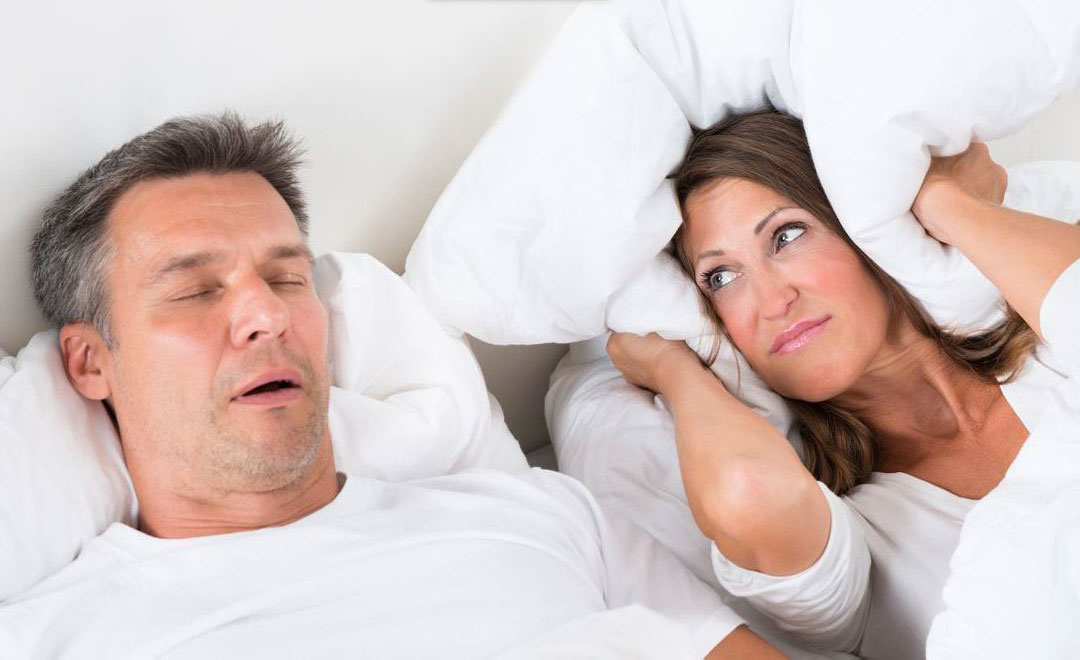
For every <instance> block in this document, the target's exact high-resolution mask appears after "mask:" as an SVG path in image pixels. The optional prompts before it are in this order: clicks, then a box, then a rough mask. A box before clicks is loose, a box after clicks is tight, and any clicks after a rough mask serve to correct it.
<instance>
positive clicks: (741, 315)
mask: <svg viewBox="0 0 1080 660" xmlns="http://www.w3.org/2000/svg"><path fill="white" fill-rule="evenodd" d="M729 294H730V295H729ZM713 311H715V312H716V316H717V318H719V319H720V322H721V323H722V324H723V325H724V329H725V330H726V331H727V335H728V337H730V338H731V342H732V343H733V344H735V348H737V349H738V350H739V352H740V353H742V354H743V355H745V356H746V357H748V358H750V359H753V356H752V355H751V353H752V352H753V351H752V346H753V345H754V343H753V333H754V328H755V327H756V322H755V319H756V317H755V316H754V310H753V305H752V304H751V301H750V300H749V299H748V296H744V295H742V296H741V295H739V292H738V291H725V292H724V295H717V296H714V297H713Z"/></svg>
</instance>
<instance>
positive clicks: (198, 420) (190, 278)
mask: <svg viewBox="0 0 1080 660" xmlns="http://www.w3.org/2000/svg"><path fill="white" fill-rule="evenodd" d="M108 235H109V238H110V240H111V243H112V247H113V248H114V256H113V261H112V264H111V267H110V269H109V271H108V275H107V287H108V304H109V310H110V314H111V328H112V335H113V338H114V343H115V345H114V347H113V348H112V349H111V350H110V351H109V352H108V353H109V355H108V359H107V360H106V365H107V366H106V367H105V369H104V371H105V376H106V378H107V380H108V383H109V400H110V401H111V403H112V405H113V407H114V409H115V411H116V416H117V420H118V423H119V426H120V434H121V438H122V439H123V443H124V451H125V456H126V458H127V461H128V464H129V466H130V467H131V468H132V472H133V474H134V473H136V472H137V471H138V469H139V468H141V469H142V472H143V473H144V474H148V476H149V475H159V476H160V475H165V474H168V475H170V479H176V478H179V479H181V480H182V484H180V485H186V486H187V487H188V490H194V491H195V492H198V491H201V490H205V489H206V488H212V489H216V490H225V491H245V492H250V491H253V490H256V491H257V490H270V489H275V488H280V487H283V486H285V485H287V484H289V483H292V482H293V481H295V480H296V479H298V478H300V477H302V476H303V475H305V474H306V473H307V472H308V470H309V469H310V468H311V467H312V465H313V464H314V462H315V458H316V456H317V454H318V451H319V445H320V442H321V441H323V440H324V439H328V437H327V436H326V434H327V425H326V419H327V401H328V396H329V375H328V373H329V370H328V367H327V315H326V310H325V308H324V307H323V305H322V303H321V302H320V301H319V299H318V298H317V297H316V295H315V288H314V282H313V281H312V271H311V257H310V252H308V249H307V248H306V247H305V245H304V242H303V239H302V237H301V235H300V232H299V229H298V227H297V224H296V220H295V218H294V216H293V214H292V212H291V210H290V209H289V207H288V205H287V204H286V203H285V201H284V200H283V199H282V198H281V196H280V195H278V193H277V191H276V190H274V188H273V187H272V186H271V185H270V184H269V183H268V182H267V181H266V180H265V179H263V178H262V177H261V176H259V175H257V174H249V173H242V174H224V175H215V174H195V175H189V176H184V177H180V178H173V179H156V180H151V181H146V182H143V183H140V184H138V185H136V186H135V187H133V188H131V189H130V190H129V191H128V192H126V193H125V194H124V195H123V196H122V197H121V198H120V199H119V200H118V202H117V203H116V205H115V207H114V208H113V210H112V213H111V214H110V216H109V226H108ZM177 475H179V476H177Z"/></svg>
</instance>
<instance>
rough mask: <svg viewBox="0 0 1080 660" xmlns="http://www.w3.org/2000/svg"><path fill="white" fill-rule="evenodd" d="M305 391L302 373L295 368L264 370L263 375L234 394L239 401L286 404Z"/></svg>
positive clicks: (234, 397) (236, 400)
mask: <svg viewBox="0 0 1080 660" xmlns="http://www.w3.org/2000/svg"><path fill="white" fill-rule="evenodd" d="M302 393H303V387H302V383H301V380H300V374H299V373H298V372H296V371H295V370H293V369H274V370H272V371H264V372H263V373H262V375H261V376H259V377H257V378H255V379H254V380H252V381H249V382H248V383H247V384H246V385H244V386H242V388H241V389H240V390H239V393H238V394H236V395H234V396H233V401H235V402H237V403H253V404H260V405H273V404H286V403H289V402H290V401H294V400H296V398H297V397H299V396H300V395H301V394H302Z"/></svg>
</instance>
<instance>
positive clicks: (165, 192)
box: [109, 173, 306, 266]
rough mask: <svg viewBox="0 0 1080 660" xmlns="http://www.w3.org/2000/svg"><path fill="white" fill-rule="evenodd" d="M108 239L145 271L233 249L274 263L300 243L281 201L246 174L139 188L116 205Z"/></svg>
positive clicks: (184, 179)
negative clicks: (184, 258)
mask: <svg viewBox="0 0 1080 660" xmlns="http://www.w3.org/2000/svg"><path fill="white" fill-rule="evenodd" d="M109 234H110V237H111V238H112V240H113V242H114V244H115V245H116V247H117V248H119V254H120V256H125V255H126V257H127V260H128V261H135V262H140V263H142V264H144V265H147V266H151V265H157V264H158V262H160V261H162V260H169V259H174V258H179V257H182V256H183V255H185V254H188V255H194V254H201V253H220V252H225V251H229V250H232V251H235V250H237V249H242V250H245V251H250V252H252V253H254V254H255V256H256V257H260V256H267V257H274V256H278V255H275V254H274V253H275V251H277V252H278V253H280V251H281V248H282V247H283V246H292V247H293V248H296V249H299V248H300V247H302V246H303V242H304V241H303V237H302V236H301V234H300V230H299V227H298V225H297V224H296V218H295V216H293V214H292V211H291V209H289V207H288V205H287V204H286V203H285V201H284V200H283V199H282V198H281V196H280V195H279V194H278V193H277V191H276V190H274V188H273V186H271V185H270V184H269V183H268V182H266V180H265V179H263V178H262V177H260V176H259V175H257V174H249V173H240V174H223V175H214V174H194V175H189V176H185V177H179V178H174V179H159V180H151V181H146V182H142V183H139V184H138V185H136V186H135V187H133V188H132V189H131V190H129V191H128V192H126V193H125V194H124V195H123V196H122V197H121V198H120V199H119V200H118V201H117V203H116V205H115V207H114V208H113V211H112V213H111V214H110V217H109ZM301 251H306V247H303V250H301ZM203 259H204V260H205V256H204V257H203Z"/></svg>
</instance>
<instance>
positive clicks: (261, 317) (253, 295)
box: [230, 278, 290, 348]
mask: <svg viewBox="0 0 1080 660" xmlns="http://www.w3.org/2000/svg"><path fill="white" fill-rule="evenodd" d="M230 314H231V317H232V318H231V332H230V334H231V339H232V343H233V345H234V346H236V347H238V348H239V347H243V346H244V345H246V344H251V343H254V342H257V341H259V340H261V339H267V338H273V337H279V336H281V335H282V334H284V333H285V331H286V330H287V329H288V327H289V321H290V319H289V308H288V306H287V305H286V304H285V301H283V300H282V299H281V298H280V297H279V296H278V295H277V293H276V292H275V291H274V290H273V288H272V287H271V286H270V285H269V284H267V283H266V282H265V281H264V280H262V279H261V278H258V279H257V280H255V281H253V282H251V283H250V284H247V285H245V286H244V287H243V288H242V290H240V291H238V292H237V293H236V297H235V299H234V301H233V304H232V308H231V309H230Z"/></svg>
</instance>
